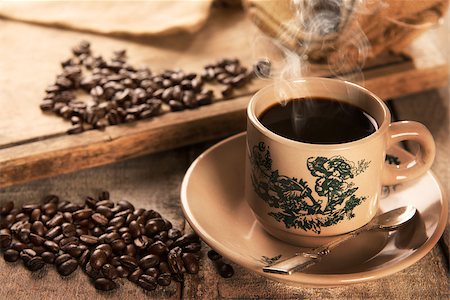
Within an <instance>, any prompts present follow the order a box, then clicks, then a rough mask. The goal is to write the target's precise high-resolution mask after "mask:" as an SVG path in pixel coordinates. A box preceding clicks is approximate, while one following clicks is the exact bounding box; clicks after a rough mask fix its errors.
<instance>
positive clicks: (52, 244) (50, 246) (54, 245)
mask: <svg viewBox="0 0 450 300" xmlns="http://www.w3.org/2000/svg"><path fill="white" fill-rule="evenodd" d="M44 247H46V248H47V249H48V250H50V251H52V252H58V251H59V246H58V244H57V243H56V242H54V241H45V242H44Z"/></svg>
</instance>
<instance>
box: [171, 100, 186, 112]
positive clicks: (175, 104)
mask: <svg viewBox="0 0 450 300" xmlns="http://www.w3.org/2000/svg"><path fill="white" fill-rule="evenodd" d="M169 106H170V109H171V110H172V111H182V110H184V105H183V103H181V102H180V101H177V100H170V101H169Z"/></svg>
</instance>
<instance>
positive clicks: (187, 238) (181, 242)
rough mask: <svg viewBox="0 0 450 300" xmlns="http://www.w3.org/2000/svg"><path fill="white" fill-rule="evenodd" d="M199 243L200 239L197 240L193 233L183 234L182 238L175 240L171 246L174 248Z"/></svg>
mask: <svg viewBox="0 0 450 300" xmlns="http://www.w3.org/2000/svg"><path fill="white" fill-rule="evenodd" d="M199 241H200V239H199V237H198V235H196V234H195V233H189V234H185V235H183V236H182V237H180V238H178V239H177V240H175V242H174V244H173V245H174V246H175V247H177V246H185V245H187V244H190V243H195V242H199Z"/></svg>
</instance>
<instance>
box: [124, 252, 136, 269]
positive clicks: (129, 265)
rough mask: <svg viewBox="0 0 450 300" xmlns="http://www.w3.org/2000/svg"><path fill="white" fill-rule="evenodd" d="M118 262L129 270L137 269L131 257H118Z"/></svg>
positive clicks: (134, 259)
mask: <svg viewBox="0 0 450 300" xmlns="http://www.w3.org/2000/svg"><path fill="white" fill-rule="evenodd" d="M120 262H121V263H122V266H124V267H125V268H127V269H129V270H134V269H136V268H137V267H138V262H137V260H136V258H134V257H133V256H129V255H122V256H121V257H120Z"/></svg>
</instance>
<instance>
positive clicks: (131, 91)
mask: <svg viewBox="0 0 450 300" xmlns="http://www.w3.org/2000/svg"><path fill="white" fill-rule="evenodd" d="M72 53H73V56H72V57H70V58H69V59H67V60H65V61H63V62H62V63H61V66H62V69H63V70H62V72H61V73H60V74H59V75H57V76H56V79H55V82H54V84H52V85H50V86H48V87H47V89H46V90H45V91H46V96H45V97H44V99H43V101H42V103H41V104H40V108H41V110H42V111H46V112H52V113H54V114H56V115H58V116H60V117H62V118H64V119H66V120H68V121H70V122H71V124H72V127H71V128H70V129H69V130H68V131H67V133H68V134H78V133H81V132H83V131H85V130H89V129H102V128H104V127H105V126H109V125H117V124H121V123H128V122H133V121H135V120H140V119H148V118H152V117H154V116H157V115H160V114H162V113H165V112H168V111H182V110H185V109H195V108H197V107H199V106H202V105H208V104H211V103H212V102H213V99H214V93H213V91H212V90H209V89H206V88H205V86H204V82H208V83H219V84H222V85H224V88H223V89H222V92H221V93H222V96H223V97H224V98H229V97H231V96H232V94H233V91H234V89H236V88H240V87H242V86H244V85H245V84H247V83H248V82H250V81H251V80H252V79H253V77H254V72H253V70H247V68H246V67H244V66H242V65H241V63H240V61H239V60H238V59H221V60H220V61H218V62H217V63H216V64H209V65H207V66H205V67H204V70H203V72H202V74H201V75H197V74H196V73H185V72H183V71H181V70H165V71H163V72H160V73H157V74H155V73H153V72H152V71H151V70H150V69H149V68H135V67H134V66H132V65H130V64H129V63H127V54H126V51H125V50H121V51H115V52H114V55H113V57H112V58H111V59H110V60H105V59H104V58H103V57H102V56H96V55H94V54H93V52H92V50H91V46H90V43H89V42H86V41H82V42H81V43H79V44H78V45H76V46H75V47H74V48H73V49H72ZM79 90H81V91H84V92H85V93H86V94H89V95H90V98H91V99H90V100H82V99H81V98H79V97H76V92H78V91H79ZM100 198H101V200H105V199H103V197H100ZM36 214H37V213H36Z"/></svg>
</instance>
